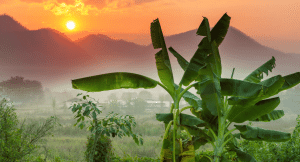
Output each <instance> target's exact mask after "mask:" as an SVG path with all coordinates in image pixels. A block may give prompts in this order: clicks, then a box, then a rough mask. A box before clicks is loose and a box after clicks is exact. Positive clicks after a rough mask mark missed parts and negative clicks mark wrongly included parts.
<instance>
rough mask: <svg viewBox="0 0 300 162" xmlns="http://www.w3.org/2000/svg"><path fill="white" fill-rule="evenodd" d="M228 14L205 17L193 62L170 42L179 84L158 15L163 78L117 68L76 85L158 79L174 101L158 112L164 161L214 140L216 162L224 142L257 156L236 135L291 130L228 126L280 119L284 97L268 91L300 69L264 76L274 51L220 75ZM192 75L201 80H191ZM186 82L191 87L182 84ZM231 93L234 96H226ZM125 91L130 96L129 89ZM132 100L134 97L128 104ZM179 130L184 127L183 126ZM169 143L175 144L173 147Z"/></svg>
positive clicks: (103, 87)
mask: <svg viewBox="0 0 300 162" xmlns="http://www.w3.org/2000/svg"><path fill="white" fill-rule="evenodd" d="M230 19H231V17H229V16H228V15H227V13H225V14H224V15H223V16H222V17H221V19H220V20H219V21H218V22H217V24H216V25H215V26H214V27H213V29H212V30H210V25H209V22H208V19H207V18H206V17H204V18H203V21H202V22H201V24H200V26H199V28H198V30H197V32H196V34H197V35H200V36H205V37H204V38H203V39H202V40H201V42H200V44H199V45H198V49H197V50H196V52H195V54H194V56H193V57H192V58H191V60H190V62H188V61H186V60H185V59H184V58H183V57H182V56H181V55H180V54H178V53H177V52H176V51H175V50H174V49H173V48H172V47H170V48H169V51H170V52H171V53H172V54H173V55H174V56H175V57H176V58H177V60H178V63H179V65H180V66H181V67H182V69H183V70H184V74H183V77H182V79H181V81H180V83H179V85H177V84H176V83H174V79H173V72H172V68H171V64H170V60H169V56H168V52H167V48H166V44H165V41H164V37H163V33H162V30H161V27H160V23H159V20H158V19H156V20H154V21H153V22H152V23H151V27H150V33H151V39H152V44H153V48H154V49H157V48H162V49H161V50H160V51H159V52H157V53H156V54H155V60H156V67H157V71H158V76H159V78H160V81H161V82H162V83H160V82H158V81H155V80H153V79H151V78H148V77H146V76H143V75H139V74H134V73H128V72H114V73H107V74H102V75H96V76H90V77H86V78H80V79H75V80H72V87H73V88H75V89H80V90H84V91H88V92H101V91H107V90H115V89H122V88H133V89H137V88H144V89H149V88H155V87H156V86H157V85H159V86H161V87H162V88H164V89H165V90H166V91H167V92H168V93H169V95H170V96H171V97H172V99H173V101H174V103H173V104H172V106H171V111H170V113H160V114H156V119H157V120H158V121H162V122H164V124H165V128H166V130H165V134H164V138H163V147H162V149H161V156H160V158H161V161H165V160H167V161H170V160H173V162H176V161H178V160H179V161H195V150H196V149H197V148H199V147H200V146H202V145H205V144H206V143H210V144H212V146H213V148H214V158H213V160H214V161H216V162H219V161H220V160H221V158H222V157H223V152H224V148H225V149H226V150H227V151H234V152H236V154H237V156H238V157H239V158H240V160H242V161H251V162H255V161H256V160H255V158H254V157H253V156H251V155H249V154H247V153H245V152H243V150H241V149H240V148H239V147H238V142H237V139H236V138H241V137H242V138H243V139H247V140H252V141H253V140H254V141H267V142H285V141H288V140H290V139H291V134H290V133H285V132H280V131H274V130H265V129H262V128H258V127H251V126H248V125H234V126H235V128H234V129H232V130H228V126H229V125H230V124H231V123H233V122H234V123H243V122H245V121H263V122H270V121H272V120H277V119H280V118H281V117H282V116H283V115H284V111H282V110H274V109H275V108H276V107H277V106H278V105H279V103H280V99H279V97H275V98H269V97H271V96H274V95H276V94H278V93H279V92H281V91H284V90H286V89H289V88H292V87H294V86H296V85H297V84H299V83H300V72H297V73H294V74H290V75H287V76H283V77H282V76H281V75H277V76H274V77H272V78H269V79H267V80H264V81H261V80H262V79H263V75H262V74H263V73H266V74H267V75H268V71H271V72H272V69H273V68H274V67H275V58H274V57H272V59H271V60H269V61H267V62H266V63H265V64H263V65H262V66H260V67H259V68H257V69H256V70H254V71H253V72H252V73H250V74H249V75H248V76H247V77H246V78H245V79H244V80H236V79H232V78H233V73H234V69H233V72H232V76H231V79H227V78H221V74H222V65H221V58H220V54H219V50H218V47H219V46H220V44H221V43H222V41H223V40H224V38H225V36H226V34H227V31H228V28H229V23H230ZM193 81H198V82H196V83H193V84H191V85H190V83H192V82H193ZM182 85H184V86H187V88H186V89H183V88H182ZM192 87H194V88H195V89H196V90H197V94H199V95H200V97H201V99H202V100H200V98H198V97H197V96H195V95H194V94H192V93H190V92H189V91H188V90H189V89H190V88H192ZM228 96H231V97H230V98H229V99H227V97H228ZM124 97H125V96H124ZM126 97H129V98H130V95H128V96H126ZM182 97H183V98H184V99H185V100H186V101H187V102H188V103H189V104H190V106H187V107H184V108H182V109H180V110H179V102H180V100H181V98H182ZM225 97H226V98H225ZM161 98H162V97H161ZM268 98H269V99H268ZM265 99H266V100H265ZM129 102H130V100H129V101H128V102H127V105H128V103H129ZM128 106H129V105H128ZM186 109H190V110H191V112H192V113H193V114H194V115H195V116H191V115H187V114H183V113H182V111H184V110H186ZM171 125H173V129H174V131H173V133H172V134H173V141H170V140H169V139H170V136H171V134H170V133H169V132H168V131H169V129H170V127H171ZM201 127H204V129H201ZM181 128H184V129H185V130H186V131H187V133H188V135H189V136H191V135H193V136H194V137H193V139H192V141H190V143H191V144H190V145H186V146H185V145H184V144H182V143H181V141H180V139H177V138H178V137H179V136H177V135H176V134H177V132H178V131H176V130H177V129H178V130H180V129H181ZM234 130H238V131H239V133H237V134H231V133H232V132H233V131H234ZM179 133H181V132H180V131H179ZM179 147H180V148H179ZM171 148H173V150H172V151H171V150H170V149H171ZM170 154H172V155H173V156H172V155H170ZM180 159H182V160H180Z"/></svg>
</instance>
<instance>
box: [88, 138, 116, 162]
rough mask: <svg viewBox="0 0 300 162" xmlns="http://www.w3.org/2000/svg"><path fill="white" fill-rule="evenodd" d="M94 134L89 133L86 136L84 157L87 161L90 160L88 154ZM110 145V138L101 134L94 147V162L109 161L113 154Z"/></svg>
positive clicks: (92, 143)
mask: <svg viewBox="0 0 300 162" xmlns="http://www.w3.org/2000/svg"><path fill="white" fill-rule="evenodd" d="M94 139H95V137H94V134H91V136H90V137H88V143H87V145H86V148H87V149H86V151H85V153H84V154H85V159H86V160H87V161H90V158H89V155H90V154H91V150H92V148H93V145H94ZM111 148H112V145H111V140H110V139H109V137H107V136H101V138H98V141H97V144H96V147H95V152H96V153H95V155H94V157H93V158H94V159H93V160H94V162H105V161H110V160H111V157H112V156H114V155H113V153H112V151H111Z"/></svg>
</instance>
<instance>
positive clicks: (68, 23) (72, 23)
mask: <svg viewBox="0 0 300 162" xmlns="http://www.w3.org/2000/svg"><path fill="white" fill-rule="evenodd" d="M67 28H68V29H70V30H73V29H74V28H75V23H74V22H73V21H68V22H67Z"/></svg>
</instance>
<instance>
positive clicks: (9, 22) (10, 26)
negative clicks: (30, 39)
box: [0, 14, 29, 33]
mask: <svg viewBox="0 0 300 162" xmlns="http://www.w3.org/2000/svg"><path fill="white" fill-rule="evenodd" d="M16 31H29V30H28V29H27V28H25V27H24V26H22V25H21V24H20V23H19V22H17V21H16V20H14V19H13V18H12V17H10V16H8V15H6V14H3V15H0V33H3V32H16Z"/></svg>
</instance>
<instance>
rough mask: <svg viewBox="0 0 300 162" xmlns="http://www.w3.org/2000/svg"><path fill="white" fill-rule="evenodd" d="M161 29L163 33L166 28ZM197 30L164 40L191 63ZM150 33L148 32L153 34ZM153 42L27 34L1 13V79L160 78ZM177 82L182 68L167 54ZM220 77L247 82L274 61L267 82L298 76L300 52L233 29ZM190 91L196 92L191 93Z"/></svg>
mask: <svg viewBox="0 0 300 162" xmlns="http://www.w3.org/2000/svg"><path fill="white" fill-rule="evenodd" d="M162 30H163V29H162ZM196 31H197V29H194V30H190V31H187V32H184V33H179V34H175V35H170V36H165V37H164V38H165V43H166V46H167V48H169V47H173V48H174V49H175V50H176V51H177V52H178V53H179V54H181V55H182V56H183V57H184V58H185V59H186V60H188V61H190V59H191V58H192V56H193V55H194V53H195V51H196V50H197V48H198V44H199V43H200V41H201V40H202V38H203V36H198V35H196ZM149 35H150V33H149ZM160 50H161V49H154V48H153V46H152V44H149V45H147V46H143V45H138V44H135V43H132V42H129V41H126V40H122V39H120V40H116V39H112V38H110V37H108V36H107V35H104V34H90V35H87V36H85V37H83V38H80V39H77V40H75V41H72V40H71V39H70V38H68V36H67V35H66V34H64V33H61V32H59V31H57V30H54V29H50V28H43V29H38V30H28V29H27V28H26V27H24V26H22V25H21V24H20V23H18V22H17V21H16V20H14V19H13V18H12V17H10V16H8V15H0V58H1V59H0V68H1V69H2V71H1V77H2V78H1V80H2V81H3V80H7V79H9V78H10V77H11V76H16V75H19V76H23V77H24V78H25V79H30V80H38V81H41V83H42V84H43V86H46V87H48V88H51V89H53V88H54V89H55V88H58V87H59V88H68V89H69V90H70V89H72V86H71V80H72V79H77V78H82V77H87V76H91V75H100V74H104V73H109V72H132V73H138V74H141V75H145V76H147V77H150V78H152V79H155V80H159V78H158V75H157V69H156V64H155V54H156V53H157V52H158V51H160ZM168 53H169V57H170V61H171V66H172V69H173V73H174V79H175V82H176V83H179V82H180V79H181V77H182V75H183V72H184V71H183V70H182V69H181V67H180V66H179V64H178V62H177V59H176V58H175V57H174V56H173V54H172V53H171V52H169V51H168ZM219 53H220V56H221V62H222V78H230V76H231V73H232V69H233V68H236V69H235V72H234V76H233V78H234V79H244V78H245V77H246V76H247V75H248V74H250V73H251V72H252V71H254V70H255V69H256V68H258V67H259V66H261V65H262V64H264V63H265V62H267V61H268V60H270V59H271V58H272V56H274V57H275V59H276V62H275V63H276V67H275V68H274V69H273V70H272V72H269V74H268V76H266V75H264V79H266V78H269V77H272V76H275V75H279V74H280V75H282V76H285V75H289V74H292V73H295V72H299V71H300V70H299V64H300V54H294V53H283V52H280V51H277V50H274V49H272V48H269V47H266V46H263V45H261V44H259V43H258V42H256V41H255V40H254V39H252V38H250V37H249V36H247V35H246V34H244V33H243V32H241V31H240V30H238V29H236V28H235V27H233V26H230V27H229V29H228V32H227V35H226V36H225V39H224V41H223V42H222V44H221V45H220V46H219ZM191 92H194V93H195V92H196V91H195V90H191Z"/></svg>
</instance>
